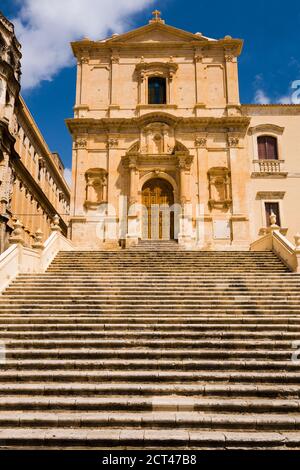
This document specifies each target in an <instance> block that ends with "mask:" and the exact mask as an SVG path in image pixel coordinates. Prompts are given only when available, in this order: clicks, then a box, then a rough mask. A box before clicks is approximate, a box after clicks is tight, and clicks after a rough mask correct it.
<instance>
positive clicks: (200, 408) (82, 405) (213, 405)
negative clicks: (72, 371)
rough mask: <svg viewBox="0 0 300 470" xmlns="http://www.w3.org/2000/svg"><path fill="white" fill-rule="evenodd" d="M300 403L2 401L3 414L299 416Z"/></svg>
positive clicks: (186, 399) (156, 399) (167, 398)
mask: <svg viewBox="0 0 300 470" xmlns="http://www.w3.org/2000/svg"><path fill="white" fill-rule="evenodd" d="M299 409H300V400H299V399H296V398H293V399H277V400H270V399H269V398H264V399H263V398H260V399H257V398H255V399H254V398H252V399H251V400H245V399H243V398H220V397H218V398H217V399H214V398H194V397H193V398H192V397H179V396H178V397H177V396H175V395H172V396H164V397H151V398H147V397H126V396H125V397H123V396H110V397H101V398H98V397H97V398H96V397H81V396H79V397H78V396H77V397H76V398H73V397H61V396H51V397H45V396H39V395H35V396H33V397H30V396H19V397H0V411H1V412H2V411H8V410H20V411H21V410H24V411H25V410H40V411H42V410H56V411H58V410H66V411H67V410H70V411H71V410H74V411H77V410H79V411H84V410H96V411H101V410H109V411H119V410H123V411H161V412H163V411H173V412H174V411H196V412H207V411H209V412H212V411H214V412H221V413H225V412H228V413H230V412H233V413H265V412H270V413H278V412H279V413H299Z"/></svg>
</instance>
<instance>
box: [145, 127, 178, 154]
mask: <svg viewBox="0 0 300 470" xmlns="http://www.w3.org/2000/svg"><path fill="white" fill-rule="evenodd" d="M174 146H175V138H174V129H173V128H172V127H170V126H168V125H167V124H165V123H163V122H153V123H151V124H148V125H147V126H146V127H145V128H144V129H143V131H142V134H141V149H142V153H147V154H150V155H163V154H171V153H172V150H173V148H174Z"/></svg>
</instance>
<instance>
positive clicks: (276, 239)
mask: <svg viewBox="0 0 300 470" xmlns="http://www.w3.org/2000/svg"><path fill="white" fill-rule="evenodd" d="M299 241H300V236H299V235H296V236H295V242H296V244H295V245H293V243H291V242H290V241H289V240H288V239H287V238H286V237H285V236H284V235H283V234H282V233H281V232H280V229H279V227H278V228H277V229H273V230H270V232H269V233H268V234H267V235H264V236H263V237H262V238H260V239H259V240H256V241H255V242H253V243H252V244H251V246H250V251H273V253H275V254H276V255H277V256H278V258H280V259H281V260H282V261H283V263H284V264H285V265H286V266H287V267H288V268H289V269H290V270H291V271H293V272H295V273H300V244H299Z"/></svg>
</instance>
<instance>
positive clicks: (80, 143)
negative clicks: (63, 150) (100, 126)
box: [74, 139, 87, 150]
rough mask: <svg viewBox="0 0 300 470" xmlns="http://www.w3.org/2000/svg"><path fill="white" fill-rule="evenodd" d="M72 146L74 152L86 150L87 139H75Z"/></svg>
mask: <svg viewBox="0 0 300 470" xmlns="http://www.w3.org/2000/svg"><path fill="white" fill-rule="evenodd" d="M74 146H75V149H76V150H79V149H86V148H87V139H77V140H76V141H75V142H74Z"/></svg>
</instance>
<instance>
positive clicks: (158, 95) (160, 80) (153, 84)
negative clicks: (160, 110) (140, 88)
mask: <svg viewBox="0 0 300 470" xmlns="http://www.w3.org/2000/svg"><path fill="white" fill-rule="evenodd" d="M166 103H167V81H166V78H164V77H150V78H149V79H148V104H166Z"/></svg>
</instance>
